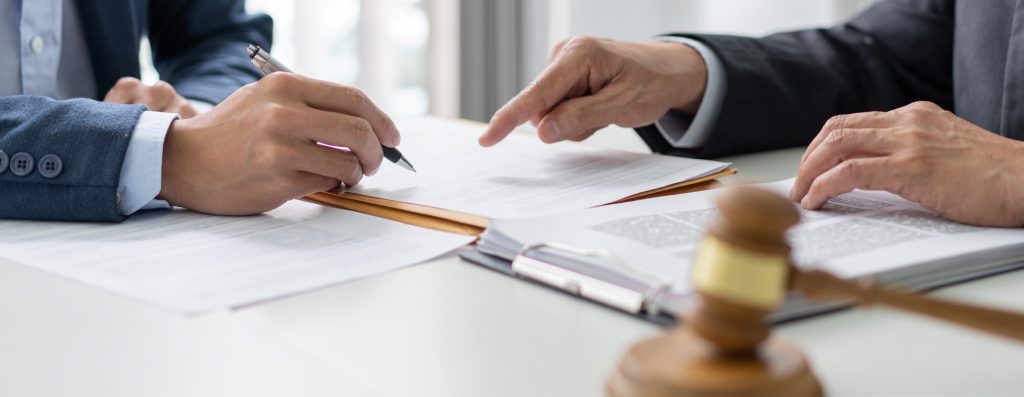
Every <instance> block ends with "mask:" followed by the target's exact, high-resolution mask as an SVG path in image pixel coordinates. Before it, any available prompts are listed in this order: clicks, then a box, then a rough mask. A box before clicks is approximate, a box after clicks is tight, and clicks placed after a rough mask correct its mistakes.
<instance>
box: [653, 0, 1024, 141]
mask: <svg viewBox="0 0 1024 397" xmlns="http://www.w3.org/2000/svg"><path fill="white" fill-rule="evenodd" d="M1022 25H1024V0H1000V1H985V2H980V1H966V0H960V1H956V0H888V1H882V2H880V3H878V4H876V5H875V6H873V7H871V8H869V9H868V10H867V11H865V12H864V13H862V14H860V15H858V16H856V17H854V18H853V19H852V20H850V21H849V22H848V23H846V24H844V25H842V26H838V27H834V28H831V29H815V30H804V31H797V32H788V33H781V34H775V35H771V36H767V37H764V38H748V37H736V36H719V35H698V34H679V36H684V37H690V38H693V39H696V40H700V41H701V42H703V43H705V44H707V45H708V46H709V47H710V48H711V49H712V50H713V51H715V53H716V54H717V55H718V56H719V57H720V58H721V60H722V63H723V64H724V66H725V73H726V76H727V77H726V78H727V86H728V88H727V90H726V95H725V99H724V101H723V104H722V111H721V113H720V115H719V117H718V119H717V121H716V123H715V124H714V126H713V129H712V131H711V133H710V134H709V138H708V140H707V141H706V142H705V144H704V145H703V147H702V148H700V149H699V150H696V151H689V152H688V151H682V150H677V149H673V148H672V147H671V146H669V145H668V143H667V142H666V141H665V140H664V138H662V137H661V135H660V134H659V133H658V132H657V130H654V129H653V128H652V127H645V128H641V129H640V134H641V136H642V137H643V138H644V140H645V141H646V142H647V143H648V144H649V145H650V146H651V147H652V149H654V150H655V151H657V152H662V153H671V154H678V155H696V156H701V157H717V156H722V155H727V154H733V153H742V152H752V151H760V150H768V149H776V148H784V147H791V146H798V145H806V144H808V143H810V141H811V140H812V139H813V138H814V136H815V135H816V134H817V132H818V131H819V130H820V129H821V127H822V125H823V124H824V123H825V121H826V120H827V119H828V118H829V117H831V116H833V115H837V114H845V113H855V112H863V111H870V110H882V111H885V110H892V109H894V108H897V107H900V106H903V105H906V104H909V103H911V102H914V101H918V100H927V101H932V102H935V103H937V104H939V105H940V106H942V107H943V108H945V109H948V110H951V111H953V112H955V113H956V114H957V115H958V116H960V117H962V118H964V119H967V120H968V121H971V122H972V123H975V124H977V125H979V126H981V127H984V128H985V129H987V130H989V131H992V132H995V133H998V134H1001V135H1004V136H1007V137H1011V138H1015V139H1024V34H1021V32H1020V30H1021V26H1022Z"/></svg>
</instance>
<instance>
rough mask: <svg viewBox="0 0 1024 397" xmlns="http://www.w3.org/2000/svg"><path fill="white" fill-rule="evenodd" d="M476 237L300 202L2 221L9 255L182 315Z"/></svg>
mask: <svg viewBox="0 0 1024 397" xmlns="http://www.w3.org/2000/svg"><path fill="white" fill-rule="evenodd" d="M472 240H473V238H471V237H466V236H459V235H454V234H448V233H442V232H436V231H431V230H427V229H422V228H418V227H413V226H407V225H404V224H401V223H397V222H392V221H388V220H384V219H379V218H374V217H370V216H368V215H362V214H358V213H354V212H349V211H344V210H338V209H333V208H327V207H323V206H319V205H315V204H309V203H305V202H300V201H292V202H289V203H287V204H285V205H284V206H282V207H281V208H279V209H277V210H274V211H272V212H269V213H267V214H265V215H261V216H253V217H219V216H210V215H201V214H197V213H193V212H189V211H184V210H174V211H149V212H142V213H139V214H136V215H134V216H132V217H131V218H130V219H128V220H127V221H125V222H124V223H120V224H97V223H64V222H33V221H0V256H2V257H4V258H6V259H10V260H13V261H16V262H19V263H22V264H25V265H29V266H33V267H37V268H40V269H43V270H46V271H48V272H51V273H54V274H57V275H60V276H63V277H67V278H70V279H73V280H77V281H80V282H82V283H85V284H88V285H92V286H96V287H99V288H104V289H107V290H110V291H113V292H115V293H118V294H121V295H125V296H129V297H132V298H137V299H140V300H143V301H146V302H150V303H154V304H157V305H160V306H164V307H167V308H171V309H174V310H177V311H182V312H189V313H192V312H200V311H207V310H212V309H220V308H226V307H236V306H240V305H245V304H250V303H254V302H259V301H264V300H268V299H271V298H275V297H281V296H284V295H290V294H296V293H299V292H303V291H308V290H311V289H314V288H318V287H323V286H327V285H330V284H335V283H338V282H342V281H346V280H352V279H355V278H359V277H365V276H370V275H373V274H377V273H381V272H386V271H390V270H394V269H397V268H400V267H403V266H408V265H412V264H415V263H418V262H422V261H425V260H428V259H431V258H434V257H437V256H439V255H442V254H444V253H446V252H449V251H451V250H454V249H456V248H458V247H460V246H463V245H465V244H468V243H470V242H471V241H472Z"/></svg>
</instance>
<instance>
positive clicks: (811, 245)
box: [479, 180, 1024, 292]
mask: <svg viewBox="0 0 1024 397" xmlns="http://www.w3.org/2000/svg"><path fill="white" fill-rule="evenodd" d="M791 185H792V180H789V181H783V182H778V183H775V184H769V185H764V186H765V187H767V188H769V189H772V190H775V191H777V192H779V193H782V194H786V193H787V192H788V191H789V188H790V186H791ZM715 194H717V192H715V191H708V192H698V193H691V194H687V195H683V196H677V197H666V198H657V199H651V200H643V201H639V202H634V203H628V204H621V205H614V206H605V207H600V208H594V209H589V210H583V211H575V212H571V213H567V214H564V215H559V216H554V217H544V218H532V219H522V220H509V221H496V222H494V223H492V225H491V226H490V227H489V228H488V229H487V231H485V232H484V235H483V240H482V241H481V242H480V245H479V248H480V250H481V251H484V252H487V253H490V254H492V255H497V256H502V257H505V258H506V259H509V258H511V256H514V255H515V253H516V252H517V251H518V250H519V249H520V248H521V247H522V246H525V245H530V244H536V243H541V242H558V243H564V244H569V245H573V246H577V247H583V248H603V249H607V250H609V251H611V252H614V253H615V254H617V255H618V256H619V257H621V258H623V259H624V260H625V261H626V262H627V263H630V264H631V265H633V266H635V267H638V268H641V269H642V270H645V271H647V272H650V273H654V274H657V275H660V276H662V277H664V278H666V279H669V280H672V281H673V282H674V289H675V290H676V291H679V292H685V291H688V290H689V288H690V287H689V274H690V264H691V261H692V258H693V257H694V253H695V251H696V248H697V245H698V243H699V241H700V238H701V236H703V234H704V230H705V229H706V227H707V226H708V225H709V224H710V223H711V222H713V221H714V219H715V218H716V216H717V210H716V208H715V206H714V203H713V198H714V196H715ZM800 212H801V215H802V219H803V220H802V222H801V223H800V224H799V225H797V226H796V227H795V228H794V229H792V230H791V231H790V232H789V234H788V238H789V240H790V243H791V245H792V246H793V250H794V251H793V258H794V261H795V262H796V263H797V264H798V265H800V266H803V267H822V268H825V269H827V270H829V271H832V272H834V273H836V274H837V275H839V276H842V277H858V276H868V275H871V276H879V275H883V274H884V275H886V277H885V279H886V280H887V281H891V282H896V283H903V284H905V285H912V286H918V287H923V284H922V280H925V279H927V280H929V281H927V283H940V282H941V281H942V280H943V277H947V276H951V275H963V274H968V272H971V271H977V270H979V268H978V267H977V266H987V265H992V266H996V265H999V263H1000V261H1006V260H1016V261H1020V260H1021V258H1022V256H1024V231H1022V230H1017V229H998V228H981V227H975V226H968V225H963V224H959V223H955V222H950V221H947V220H944V219H941V218H939V217H938V216H936V215H935V214H933V213H931V212H930V211H928V210H926V209H924V208H923V207H921V206H919V205H917V204H914V203H911V202H908V201H906V200H903V199H902V198H899V197H898V196H896V195H893V194H889V193H884V192H864V191H855V192H853V193H849V194H846V195H842V196H839V197H836V198H833V199H832V200H830V201H829V202H828V204H827V205H826V206H825V207H824V209H823V210H820V211H804V210H800ZM921 264H927V265H928V266H926V267H920V266H919V265H921ZM972 267H974V268H973V269H972ZM924 269H927V270H924ZM927 283H925V284H927Z"/></svg>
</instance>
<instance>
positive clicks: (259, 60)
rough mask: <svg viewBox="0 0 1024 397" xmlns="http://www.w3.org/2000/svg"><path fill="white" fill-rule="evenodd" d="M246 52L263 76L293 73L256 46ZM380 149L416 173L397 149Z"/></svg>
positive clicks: (400, 164)
mask: <svg viewBox="0 0 1024 397" xmlns="http://www.w3.org/2000/svg"><path fill="white" fill-rule="evenodd" d="M247 50H248V51H249V59H250V60H252V64H253V65H256V68H257V69H259V70H260V72H263V74H264V75H269V74H271V73H274V72H286V73H294V72H292V70H291V69H288V67H287V66H284V64H282V63H281V62H280V61H278V60H277V59H274V57H272V56H270V54H268V53H267V52H266V51H264V50H263V49H262V48H260V46H258V45H255V44H249V48H247ZM380 148H381V149H382V150H383V151H384V158H386V159H388V161H390V162H392V163H395V164H398V166H400V167H402V168H405V169H407V170H409V171H412V172H416V169H415V168H413V167H412V163H410V162H409V160H406V159H405V156H402V152H399V151H398V149H395V148H393V147H387V146H384V145H380Z"/></svg>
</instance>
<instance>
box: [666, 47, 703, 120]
mask: <svg viewBox="0 0 1024 397" xmlns="http://www.w3.org/2000/svg"><path fill="white" fill-rule="evenodd" d="M666 44H671V45H672V47H673V48H672V49H673V55H674V57H673V62H675V63H676V64H677V65H680V67H681V70H680V73H679V75H678V76H677V78H676V84H674V85H673V87H675V88H674V90H675V93H676V94H677V95H676V97H675V99H674V101H673V102H672V103H673V106H672V109H676V110H679V111H682V112H684V113H687V114H691V115H692V114H696V113H697V109H700V105H701V102H703V100H704V92H705V91H706V90H707V85H708V66H707V64H706V63H705V61H704V57H702V56H701V55H700V52H698V51H697V50H696V49H694V48H693V47H690V46H688V45H681V44H679V43H666Z"/></svg>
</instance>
